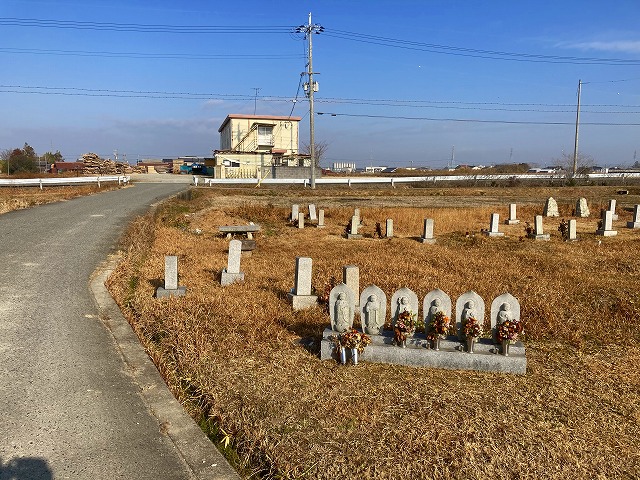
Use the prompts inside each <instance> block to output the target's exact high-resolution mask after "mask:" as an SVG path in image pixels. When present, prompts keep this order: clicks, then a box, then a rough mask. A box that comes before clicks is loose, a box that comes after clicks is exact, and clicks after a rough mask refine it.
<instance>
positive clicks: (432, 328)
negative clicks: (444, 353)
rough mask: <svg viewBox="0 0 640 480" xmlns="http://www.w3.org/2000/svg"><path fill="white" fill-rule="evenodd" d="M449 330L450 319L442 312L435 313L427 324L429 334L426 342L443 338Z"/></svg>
mask: <svg viewBox="0 0 640 480" xmlns="http://www.w3.org/2000/svg"><path fill="white" fill-rule="evenodd" d="M450 330H451V319H450V318H449V317H447V316H446V315H445V314H444V312H436V313H435V314H434V315H433V316H432V317H431V322H429V333H428V334H427V339H428V340H435V339H436V338H444V336H445V335H447V334H448V333H449V332H450Z"/></svg>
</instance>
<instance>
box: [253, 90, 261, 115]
mask: <svg viewBox="0 0 640 480" xmlns="http://www.w3.org/2000/svg"><path fill="white" fill-rule="evenodd" d="M253 90H255V91H256V94H255V96H254V97H253V114H254V115H255V114H256V109H257V107H258V93H259V92H260V90H262V89H261V88H260V87H253Z"/></svg>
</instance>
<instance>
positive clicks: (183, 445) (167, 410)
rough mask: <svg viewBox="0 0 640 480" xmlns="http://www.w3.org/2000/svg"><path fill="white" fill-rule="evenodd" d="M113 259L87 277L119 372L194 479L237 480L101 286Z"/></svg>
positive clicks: (105, 289)
mask: <svg viewBox="0 0 640 480" xmlns="http://www.w3.org/2000/svg"><path fill="white" fill-rule="evenodd" d="M116 263H117V258H116V257H114V258H110V259H109V260H107V261H105V262H104V263H103V264H102V265H100V266H99V267H98V268H97V269H96V270H95V271H94V273H93V275H92V276H91V280H90V289H91V292H92V294H93V297H94V298H95V301H96V304H97V305H98V311H99V314H100V320H101V321H102V323H103V324H104V325H105V326H106V327H107V329H108V330H109V332H110V333H111V335H112V337H113V339H114V341H115V344H116V347H117V349H118V351H119V352H120V355H121V356H122V360H123V363H124V365H123V370H124V371H125V372H126V373H127V374H128V375H129V376H130V377H131V378H132V380H133V382H134V383H135V384H136V385H137V386H138V389H139V390H138V393H139V395H140V397H141V398H142V400H143V402H144V404H145V405H146V406H147V408H148V409H149V412H150V413H151V415H153V417H154V418H156V420H157V422H158V434H159V435H166V436H168V437H169V438H170V439H171V441H172V442H173V444H174V445H175V447H176V450H177V451H178V452H179V455H180V457H181V458H182V459H183V461H184V462H185V464H186V465H187V467H188V468H189V470H190V471H191V472H192V474H193V478H194V479H198V480H205V479H206V480H240V478H241V477H240V476H239V475H238V474H237V473H236V471H235V470H234V469H233V468H232V467H231V466H230V465H229V463H228V462H227V460H226V459H225V458H224V456H223V455H222V454H221V453H220V452H219V451H218V450H217V449H216V447H215V445H213V443H211V441H210V440H209V439H208V438H207V436H206V435H205V434H204V432H202V430H200V427H198V425H197V424H196V423H195V422H194V421H193V419H192V418H191V417H190V416H189V415H188V414H187V413H186V412H185V411H184V409H183V407H182V405H181V404H180V403H179V402H178V400H176V398H175V397H174V396H173V394H172V393H171V392H170V391H169V388H168V387H167V385H166V383H165V382H164V380H163V378H162V376H161V375H160V373H159V372H158V370H157V369H156V367H155V365H154V364H153V362H152V361H151V359H150V358H149V356H148V355H147V353H146V352H145V350H144V348H143V347H142V345H141V344H140V342H139V340H138V337H137V335H136V333H135V332H134V331H133V329H132V328H131V325H129V322H128V321H127V320H126V319H125V318H124V316H123V315H122V312H121V311H120V309H119V308H118V305H117V304H116V302H115V301H114V300H113V298H112V297H111V294H110V293H109V291H108V290H107V288H106V286H105V281H106V280H107V278H108V277H109V275H110V274H111V272H112V271H113V269H114V268H115V266H116Z"/></svg>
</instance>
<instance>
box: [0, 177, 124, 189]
mask: <svg viewBox="0 0 640 480" xmlns="http://www.w3.org/2000/svg"><path fill="white" fill-rule="evenodd" d="M130 180H131V177H130V176H128V175H102V176H99V177H60V178H56V177H50V178H3V179H0V187H40V190H42V187H43V186H51V185H86V184H97V185H98V187H99V186H100V184H101V183H106V182H118V185H125V184H127V183H129V181H130Z"/></svg>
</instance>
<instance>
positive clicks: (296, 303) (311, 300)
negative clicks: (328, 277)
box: [287, 293, 318, 310]
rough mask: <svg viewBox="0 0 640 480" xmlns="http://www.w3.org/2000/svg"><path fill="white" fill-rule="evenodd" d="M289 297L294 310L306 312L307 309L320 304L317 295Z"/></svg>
mask: <svg viewBox="0 0 640 480" xmlns="http://www.w3.org/2000/svg"><path fill="white" fill-rule="evenodd" d="M287 295H288V297H289V303H291V306H292V307H293V309H294V310H304V309H305V308H310V307H313V306H314V305H317V304H318V296H317V295H296V294H294V293H289V294H287Z"/></svg>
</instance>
